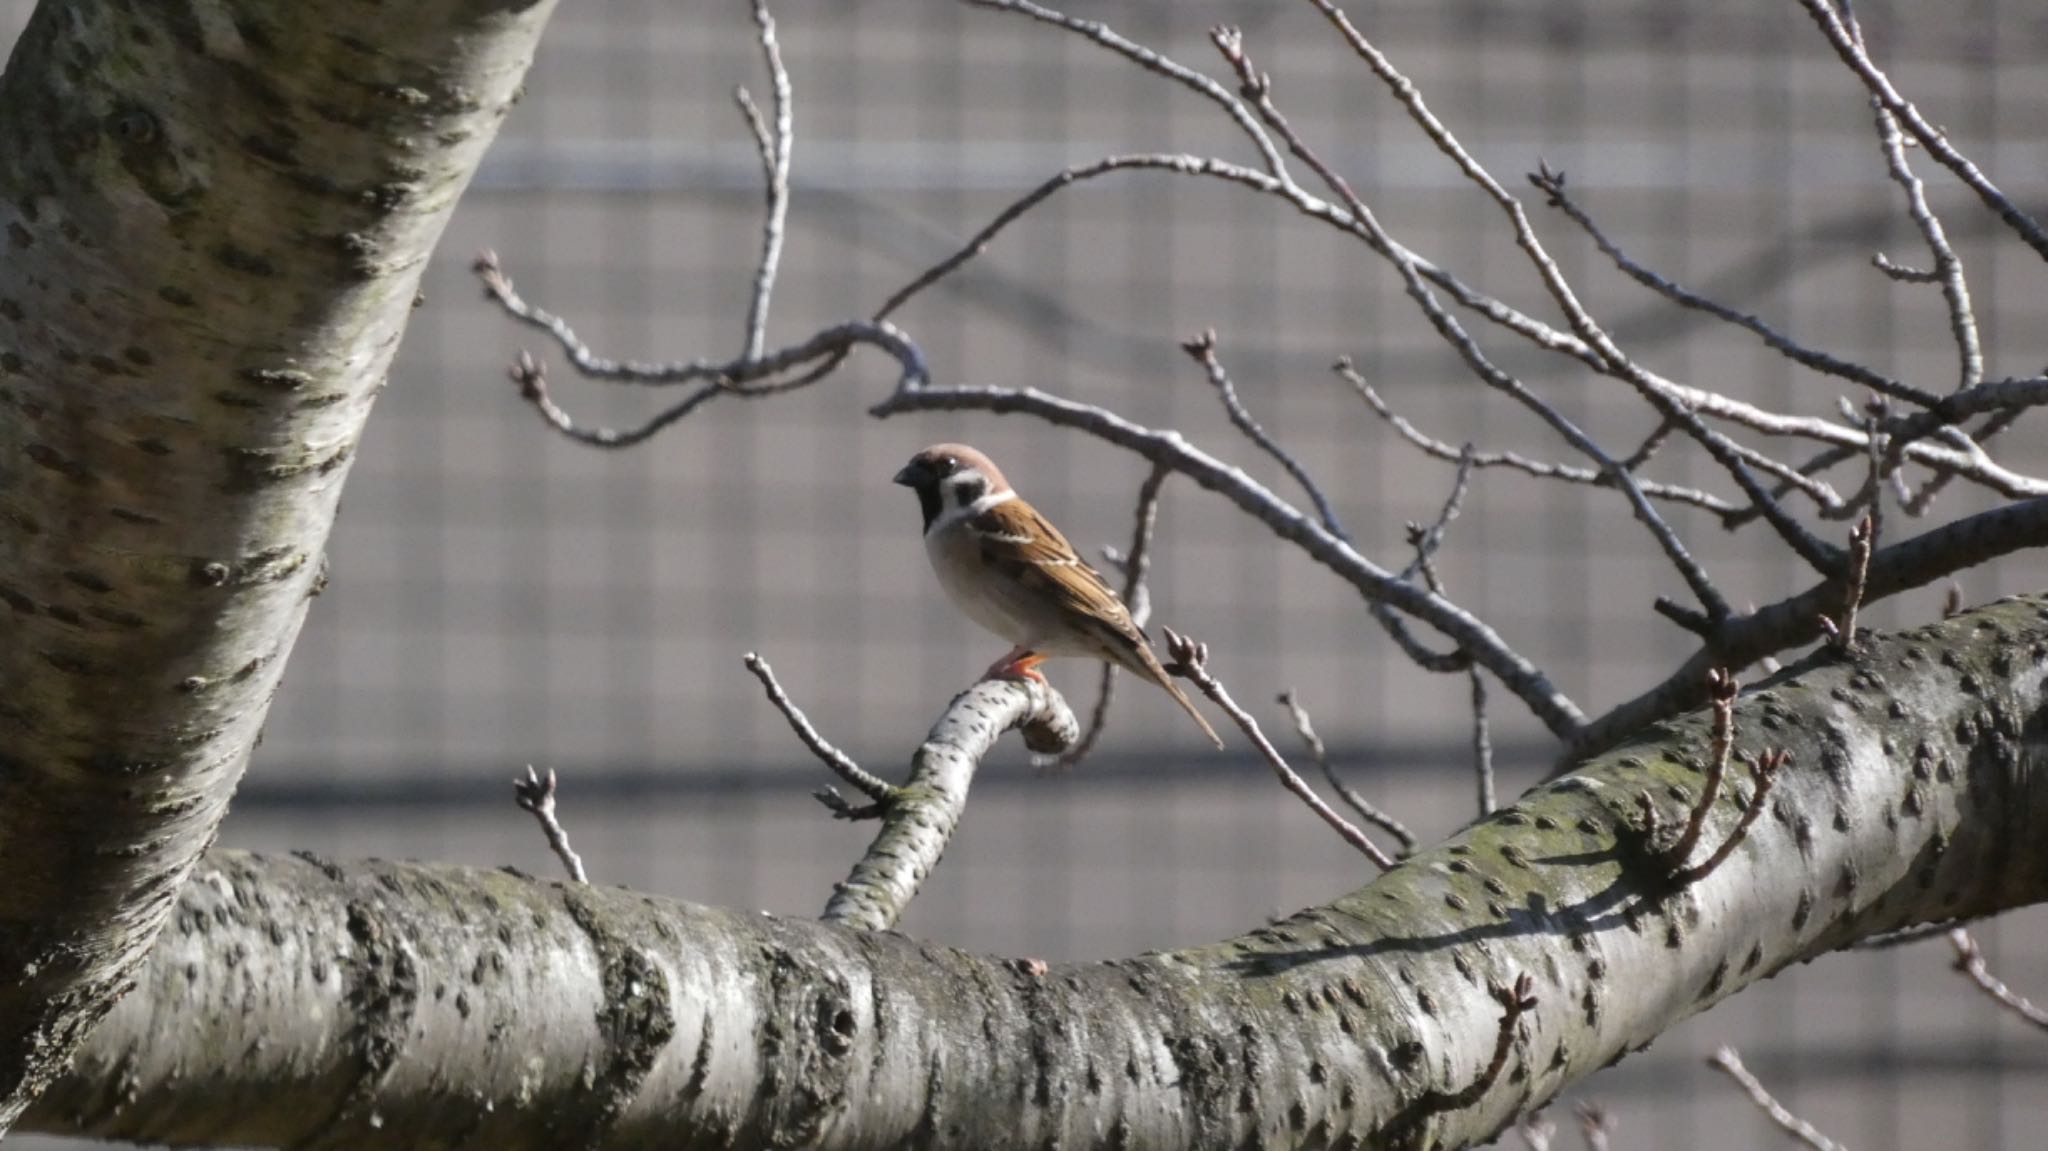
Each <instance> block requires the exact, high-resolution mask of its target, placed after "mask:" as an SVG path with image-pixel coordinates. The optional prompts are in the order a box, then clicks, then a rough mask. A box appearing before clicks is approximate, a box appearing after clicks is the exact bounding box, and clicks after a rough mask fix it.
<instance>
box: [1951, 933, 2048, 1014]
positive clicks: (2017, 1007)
mask: <svg viewBox="0 0 2048 1151" xmlns="http://www.w3.org/2000/svg"><path fill="white" fill-rule="evenodd" d="M1948 941H1949V943H1950V944H1951V945H1953V946H1954V947H1955V949H1956V962H1955V967H1956V970H1957V971H1960V972H1962V973H1963V974H1964V975H1967V976H1969V977H1970V982H1972V983H1974V984H1976V985H1977V986H1978V988H1980V989H1981V990H1982V991H1983V992H1984V994H1986V995H1989V996H1990V997H1991V998H1992V999H1993V1000H1994V1001H1996V1002H1997V1003H1998V1004H1999V1005H2000V1006H2002V1007H2004V1008H2005V1009H2006V1010H2008V1011H2010V1012H2012V1013H2013V1014H2014V1015H2017V1016H2019V1017H2020V1018H2021V1019H2024V1020H2026V1021H2027V1022H2028V1023H2031V1024H2033V1025H2034V1026H2036V1027H2039V1028H2041V1029H2042V1030H2044V1031H2048V1011H2043V1010H2041V1009H2040V1008H2039V1007H2036V1006H2034V1005H2033V1004H2032V1003H2030V1002H2028V1001H2027V998H2026V997H2025V996H2023V995H2020V994H2018V993H2016V992H2015V991H2013V989H2012V988H2010V987H2007V986H2006V985H2005V982H2004V981H2003V980H2001V979H1999V978H1998V977H1997V976H1996V975H1993V974H1991V968H1990V967H1988V966H1987V965H1986V964H1985V962H1984V951H1983V949H1982V948H1980V947H1978V946H1977V941H1976V939H1974V938H1972V937H1971V935H1970V933H1969V932H1967V931H1965V930H1963V929H1962V928H1960V927H1958V928H1956V929H1955V930H1953V931H1951V932H1949V933H1948Z"/></svg>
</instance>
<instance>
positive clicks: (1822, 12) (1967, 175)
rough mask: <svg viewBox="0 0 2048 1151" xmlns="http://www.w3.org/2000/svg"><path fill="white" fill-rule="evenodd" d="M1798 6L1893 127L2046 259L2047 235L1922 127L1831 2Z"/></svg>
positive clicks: (1938, 134) (1939, 134)
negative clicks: (1894, 119)
mask: <svg viewBox="0 0 2048 1151" xmlns="http://www.w3.org/2000/svg"><path fill="white" fill-rule="evenodd" d="M1799 5H1800V7H1802V8H1805V9H1806V11H1807V12H1808V13H1809V14H1810V15H1812V17H1813V21H1814V23H1815V24H1818V25H1819V26H1820V30H1821V34H1822V35H1823V36H1826V37H1827V38H1828V43H1830V44H1832V45H1834V48H1835V54H1836V55H1837V56H1840V57H1841V58H1842V63H1844V64H1846V65H1848V66H1849V70H1850V71H1851V72H1854V73H1855V74H1856V78H1857V79H1859V80H1861V81H1863V86H1864V87H1865V88H1868V89H1869V90H1870V95H1871V96H1872V98H1874V99H1875V100H1876V101H1877V103H1878V104H1879V105H1880V106H1881V107H1882V108H1884V110H1885V111H1887V112H1889V113H1891V114H1892V115H1893V116H1895V117H1897V119H1898V121H1899V123H1900V124H1901V125H1902V126H1903V127H1904V128H1905V129H1906V130H1907V131H1908V132H1911V133H1912V134H1913V138H1914V139H1915V140H1917V141H1918V142H1919V144H1920V146H1921V147H1922V148H1925V149H1927V154H1928V155H1930V156H1932V157H1934V159H1935V160H1936V161H1937V162H1939V163H1940V164H1941V165H1942V167H1944V168H1947V169H1948V170H1949V171H1950V172H1953V173H1954V174H1955V177H1956V179H1958V180H1961V181H1962V182H1963V185H1964V186H1965V187H1967V188H1969V189H1970V190H1971V191H1972V192H1975V193H1977V198H1978V199H1980V200H1982V201H1984V206H1985V207H1987V208H1990V209H1991V211H1992V212H1993V213H1994V214H1996V215H1997V216H1998V218H1999V219H2001V220H2003V221H2005V224H2006V226H2007V227H2009V228H2011V229H2012V230H2013V232H2014V234H2016V235H2017V236H2019V238H2020V239H2021V240H2022V241H2024V242H2025V243H2026V245H2027V246H2028V247H2030V248H2032V249H2034V251H2035V252H2036V253H2038V254H2039V255H2040V256H2041V258H2042V259H2044V260H2048V232H2044V231H2042V229H2041V225H2040V224H2039V223H2037V222H2036V221H2035V220H2034V218H2033V217H2032V216H2029V215H2027V214H2026V213H2025V212H2022V211H2020V209H2019V208H2018V207H2017V206H2016V205H2015V204H2014V203H2013V202H2012V200H2011V199H2010V198H2008V197H2007V196H2006V194H2005V193H2004V192H2001V191H1999V190H1998V186H1997V185H1996V184H1993V183H1992V182H1991V178H1990V177H1989V176H1986V175H1985V174H1984V173H1983V171H1982V170H1980V169H1979V168H1978V167H1977V165H1975V164H1974V163H1971V162H1970V158H1969V157H1967V156H1965V155H1963V154H1962V153H1961V152H1959V151H1957V150H1956V148H1955V146H1954V145H1953V144H1950V143H1949V142H1948V135H1947V134H1946V133H1944V132H1943V131H1941V129H1939V128H1937V127H1935V126H1934V125H1933V124H1930V123H1928V122H1927V119H1926V117H1924V116H1922V115H1921V114H1920V109H1918V108H1916V107H1914V106H1913V103H1912V101H1910V100H1908V99H1906V98H1905V97H1904V96H1902V95H1900V94H1899V90H1898V89H1897V88H1895V87H1893V86H1892V82H1891V78H1890V77H1888V76H1886V75H1885V74H1884V71H1883V70H1882V69H1880V68H1879V67H1878V66H1877V64H1876V62H1874V61H1873V60H1871V58H1870V54H1869V53H1868V52H1867V51H1865V50H1864V47H1863V45H1862V43H1861V42H1860V37H1858V36H1857V35H1856V34H1855V33H1853V32H1852V31H1850V29H1849V26H1848V24H1847V23H1845V22H1844V20H1843V18H1842V16H1841V14H1840V13H1838V12H1837V11H1836V10H1835V4H1834V0H1799ZM1845 7H1846V6H1845Z"/></svg>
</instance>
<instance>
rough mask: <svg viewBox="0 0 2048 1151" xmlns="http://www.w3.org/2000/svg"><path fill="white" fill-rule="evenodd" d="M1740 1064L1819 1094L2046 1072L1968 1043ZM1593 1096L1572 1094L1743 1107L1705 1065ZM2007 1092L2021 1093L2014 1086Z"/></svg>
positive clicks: (1672, 1065)
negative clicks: (1719, 1101) (1718, 1099)
mask: <svg viewBox="0 0 2048 1151" xmlns="http://www.w3.org/2000/svg"><path fill="white" fill-rule="evenodd" d="M1880 1001H1881V1000H1880ZM1661 1049H1662V1048H1661V1047H1660V1048H1659V1050H1661ZM1742 1063H1743V1066H1745V1067H1747V1068H1749V1069H1750V1071H1751V1072H1753V1073H1755V1075H1756V1077H1757V1078H1758V1079H1761V1080H1763V1082H1764V1084H1765V1085H1766V1086H1771V1087H1774V1088H1775V1087H1782V1086H1783V1085H1785V1084H1787V1083H1788V1081H1791V1080H1797V1081H1798V1085H1799V1089H1800V1090H1801V1091H1812V1090H1814V1089H1815V1088H1820V1087H1850V1088H1865V1087H1868V1086H1870V1085H1871V1084H1872V1083H1873V1082H1880V1081H1885V1080H1909V1081H1918V1080H1922V1079H1926V1078H1929V1077H1937V1076H1959V1077H1964V1078H1981V1077H1984V1076H1990V1075H2011V1076H2030V1075H2039V1074H2041V1073H2042V1072H2043V1071H2048V1046H2044V1045H2042V1044H2030V1043H2027V1042H2024V1041H2016V1042H2011V1043H2004V1042H2001V1043H1996V1044H1992V1043H1986V1042H1983V1041H1982V1040H1979V1039H1972V1040H1970V1041H1969V1042H1966V1043H1958V1044H1942V1045H1935V1044H1931V1043H1927V1042H1924V1041H1920V1040H1915V1041H1913V1042H1912V1043H1911V1045H1910V1046H1900V1047H1883V1046H1863V1047H1840V1048H1830V1047H1823V1046H1816V1047H1803V1048H1800V1049H1799V1050H1796V1051H1766V1050H1762V1049H1752V1048H1749V1047H1744V1048H1743V1049H1742ZM1592 1088H1593V1089H1592V1090H1589V1091H1581V1092H1577V1093H1575V1094H1576V1095H1577V1096H1578V1097H1579V1098H1585V1099H1595V1100H1597V1099H1616V1098H1623V1097H1631V1096H1640V1097H1643V1098H1647V1099H1653V1100H1657V1101H1659V1102H1670V1101H1672V1100H1673V1099H1674V1098H1677V1097H1679V1096H1682V1095H1687V1094H1689V1095H1691V1096H1692V1097H1693V1098H1694V1099H1696V1100H1697V1099H1707V1098H1712V1097H1713V1095H1714V1094H1715V1093H1720V1092H1725V1093H1726V1094H1727V1097H1728V1098H1729V1099H1735V1100H1739V1099H1741V1095H1740V1093H1739V1092H1737V1090H1736V1088H1735V1086H1734V1085H1733V1084H1731V1083H1729V1082H1728V1080H1727V1079H1726V1078H1725V1077H1724V1076H1723V1075H1722V1074H1721V1073H1720V1072H1719V1071H1716V1070H1714V1069H1713V1068H1711V1067H1709V1066H1707V1062H1706V1059H1705V1058H1704V1057H1702V1058H1701V1059H1700V1060H1698V1061H1697V1062H1695V1061H1692V1060H1685V1061H1675V1060H1668V1059H1666V1060H1643V1061H1641V1062H1638V1063H1636V1064H1634V1065H1630V1064H1628V1063H1623V1064H1621V1065H1619V1066H1617V1067H1612V1068H1609V1069H1608V1070H1606V1071H1603V1072H1601V1074H1600V1077H1599V1078H1598V1079H1596V1080H1594V1081H1593V1083H1592ZM2013 1090H2015V1091H2020V1090H2023V1088H2020V1087H2019V1086H2018V1085H2017V1084H2015V1086H2014V1088H2013ZM1554 1114H1556V1113H1554Z"/></svg>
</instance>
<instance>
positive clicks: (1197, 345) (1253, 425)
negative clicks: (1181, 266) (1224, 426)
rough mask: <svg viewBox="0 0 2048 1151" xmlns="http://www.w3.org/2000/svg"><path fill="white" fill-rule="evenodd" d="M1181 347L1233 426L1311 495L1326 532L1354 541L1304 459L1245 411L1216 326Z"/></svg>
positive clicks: (1341, 538)
mask: <svg viewBox="0 0 2048 1151" xmlns="http://www.w3.org/2000/svg"><path fill="white" fill-rule="evenodd" d="M1181 350H1182V351H1184V352H1186V353H1187V354H1188V355H1189V356H1190V357H1192V358H1193V359H1194V361H1195V362H1196V363H1198V364H1200V365H1202V370H1203V371H1204V372H1206V373H1207V374H1208V376H1209V383H1210V384H1211V385H1212V386H1213V387H1215V389H1216V395H1217V396H1218V397H1219V398H1220V399H1221V400H1222V401H1223V414H1224V415H1226V416H1228V417H1229V418H1230V423H1231V426H1233V427H1235V428H1236V429H1237V430H1238V431H1240V432H1243V433H1244V436H1245V438H1246V439H1248V440H1250V441H1251V442H1252V443H1254V444H1256V445H1258V448H1259V450H1260V451H1262V452H1264V453H1266V454H1267V455H1269V456H1271V457H1273V459H1274V460H1275V461H1276V462H1278V463H1279V465H1280V466H1281V467H1282V468H1284V469H1286V472H1287V474H1288V475H1290V476H1292V477H1294V482H1295V483H1297V484H1300V485H1301V490H1302V491H1303V492H1304V493H1306V494H1307V495H1308V498H1309V502H1310V503H1313V504H1314V505H1315V506H1316V518H1317V519H1320V520H1321V521H1322V522H1323V529H1324V530H1325V531H1327V532H1329V533H1330V534H1331V535H1333V536H1336V537H1337V538H1338V539H1340V540H1343V541H1344V542H1345V543H1350V542H1351V536H1350V534H1349V533H1347V532H1346V531H1345V530H1344V525H1343V524H1342V523H1340V522H1339V521H1338V519H1337V509H1336V508H1334V507H1332V506H1331V505H1330V498H1329V497H1328V496H1326V495H1324V494H1323V489H1322V488H1321V487H1319V486H1317V484H1316V480H1315V477H1314V476H1311V475H1309V474H1308V469H1307V468H1306V467H1304V466H1302V463H1301V461H1300V460H1297V459H1295V458H1294V456H1293V455H1292V454H1290V453H1289V452H1288V450H1287V449H1286V448H1283V447H1281V446H1280V441H1278V440H1276V439H1274V438H1273V437H1272V435H1271V434H1269V433H1268V432H1267V431H1266V429H1265V428H1263V427H1261V426H1259V421H1258V420H1256V419H1254V418H1252V414H1251V413H1250V412H1248V411H1246V410H1245V406H1244V404H1243V402H1242V401H1240V400H1239V399H1238V398H1237V386H1236V385H1234V384H1232V383H1231V382H1230V373H1229V372H1226V371H1224V370H1223V361H1222V360H1221V359H1219V358H1217V355H1216V329H1214V328H1208V329H1205V330H1204V331H1203V332H1202V334H1201V335H1199V336H1196V337H1195V338H1194V339H1192V340H1188V341H1186V342H1185V343H1183V344H1181Z"/></svg>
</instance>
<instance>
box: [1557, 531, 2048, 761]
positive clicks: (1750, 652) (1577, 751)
mask: <svg viewBox="0 0 2048 1151" xmlns="http://www.w3.org/2000/svg"><path fill="white" fill-rule="evenodd" d="M2038 547H2048V499H2035V500H2026V501H2024V502H2021V503H2016V504H2008V505H2006V506H2005V507H2002V508H1993V509H1992V510H1990V511H1988V512H1979V513H1978V514H1976V515H1974V516H1969V517H1967V518H1964V519H1960V520H1956V521H1955V522H1953V523H1949V524H1944V525H1943V526H1941V527H1938V528H1933V529H1931V530H1929V531H1925V532H1922V533H1921V534H1919V535H1917V536H1914V537H1913V538H1911V539H1909V540H1904V541H1902V542H1900V543H1896V544H1893V545H1891V546H1890V547H1887V548H1884V549H1883V550H1881V551H1878V552H1875V553H1873V554H1872V555H1871V557H1870V564H1869V567H1868V570H1867V572H1866V575H1865V578H1864V585H1863V598H1864V601H1865V602H1868V603H1874V602H1876V601H1877V600H1880V599H1884V598H1886V597H1889V596H1893V595H1897V594H1898V593H1900V592H1902V591H1907V590H1910V589H1912V588H1916V587H1922V586H1925V585H1927V584H1930V583H1933V582H1935V581H1936V580H1940V579H1944V578H1946V577H1948V576H1951V575H1953V574H1955V573H1956V572H1959V571H1962V570H1964V569H1966V568H1971V567H1975V566H1976V565H1978V564H1980V563H1983V562H1985V561H1986V560H1989V559H1993V558H1996V557H1998V556H2002V555H2010V554H2012V553H2013V552H2017V551H2023V550H2025V549H2027V548H2038ZM1841 603H1842V587H1841V585H1840V584H1839V583H1837V582H1836V581H1834V580H1821V581H1820V582H1818V583H1816V584H1814V585H1812V586H1811V587H1809V588H1807V589H1806V590H1805V591H1804V592H1801V593H1800V594H1798V595H1796V596H1792V597H1791V598H1789V599H1783V600H1779V601H1778V602H1777V603H1775V604H1772V605H1770V606H1769V607H1766V608H1762V609H1760V610H1757V611H1753V612H1749V613H1747V614H1745V615H1741V616H1737V617H1734V618H1732V619H1728V620H1725V621H1723V622H1722V623H1721V625H1720V626H1719V627H1717V628H1715V629H1714V632H1713V635H1712V637H1711V638H1710V639H1709V641H1708V643H1707V645H1706V646H1705V647H1703V648H1701V649H1700V650H1699V651H1698V652H1696V653H1694V655H1693V657H1692V658H1691V659H1689V660H1687V661H1686V662H1685V663H1684V664H1683V665H1682V666H1680V667H1679V668H1678V669H1677V670H1676V671H1674V672H1672V673H1671V674H1670V675H1669V676H1667V677H1665V679H1664V680H1663V682H1661V683H1659V684H1658V685H1657V686H1655V687H1653V688H1651V689H1649V690H1648V691H1645V692H1644V693H1642V694H1641V695H1639V696H1636V697H1635V698H1634V699H1631V700H1629V701H1627V702H1625V703H1622V704H1619V705H1617V706H1616V707H1614V708H1613V709H1612V710H1610V711H1608V712H1607V713H1606V714H1605V715H1602V716H1601V717H1600V718H1599V719H1597V720H1594V721H1593V722H1591V723H1589V724H1587V725H1586V728H1585V730H1584V732H1583V733H1582V735H1581V736H1580V738H1579V740H1578V741H1577V743H1576V744H1575V745H1574V747H1573V748H1572V749H1571V751H1569V752H1568V753H1567V756H1568V758H1566V759H1564V760H1561V761H1560V763H1559V768H1558V770H1560V771H1563V770H1566V769H1567V768H1568V767H1569V766H1570V764H1571V759H1570V758H1569V756H1584V755H1590V754H1592V753H1594V752H1596V751H1602V750H1605V749H1606V748H1609V747H1612V746H1613V745H1614V744H1615V743H1616V742H1617V741H1619V740H1622V739H1625V738H1627V737H1628V736H1630V735H1631V734H1633V733H1635V732H1637V731H1639V730H1641V729H1642V728H1643V727H1644V726H1645V725H1647V724H1651V723H1655V722H1656V721H1657V720H1659V719H1663V718H1664V717H1666V716H1669V715H1673V714H1675V713H1677V712H1680V711H1684V710H1686V709H1687V708H1691V707H1697V706H1698V705H1699V704H1700V703H1702V702H1703V701H1705V699H1706V674H1707V671H1708V670H1709V669H1711V668H1715V667H1724V666H1725V667H1728V668H1730V669H1735V670H1738V671H1739V669H1741V668H1745V667H1748V666H1749V665H1750V664H1752V663H1755V662H1756V661H1758V660H1760V659H1763V658H1765V657H1766V656H1769V655H1773V654H1775V653H1777V652H1781V651H1785V650H1786V649H1788V648H1793V647H1798V646H1800V645H1801V644H1807V643H1811V642H1813V641H1814V640H1816V639H1819V638H1820V637H1821V634H1822V631H1821V624H1820V620H1821V616H1822V615H1823V614H1825V613H1826V612H1828V611H1831V610H1834V609H1837V608H1839V607H1840V606H1841Z"/></svg>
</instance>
